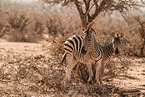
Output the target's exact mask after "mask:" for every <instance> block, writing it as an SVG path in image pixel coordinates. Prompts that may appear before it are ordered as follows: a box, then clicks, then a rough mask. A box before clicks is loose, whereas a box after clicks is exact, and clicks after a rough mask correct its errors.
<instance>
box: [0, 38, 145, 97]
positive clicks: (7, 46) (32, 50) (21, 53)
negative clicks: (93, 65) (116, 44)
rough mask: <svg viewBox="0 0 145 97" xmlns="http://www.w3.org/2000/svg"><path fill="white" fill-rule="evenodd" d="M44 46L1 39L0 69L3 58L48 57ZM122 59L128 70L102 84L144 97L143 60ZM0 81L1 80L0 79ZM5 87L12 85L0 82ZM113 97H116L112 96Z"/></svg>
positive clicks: (133, 58)
mask: <svg viewBox="0 0 145 97" xmlns="http://www.w3.org/2000/svg"><path fill="white" fill-rule="evenodd" d="M46 45H47V46H49V45H48V44H47V43H46V42H45V41H41V42H40V43H23V42H7V41H5V40H3V39H1V40H0V57H1V61H0V68H2V66H3V64H4V61H3V59H2V58H3V57H5V58H13V56H18V57H30V56H31V57H32V56H39V55H44V56H50V55H48V51H47V50H46V48H45V46H46ZM46 53H47V54H46ZM122 59H124V60H127V61H129V62H130V63H129V64H128V65H129V68H128V70H127V72H126V73H125V74H123V73H121V74H119V75H118V77H115V78H114V79H113V80H112V81H109V82H104V83H108V84H111V85H115V86H116V87H119V88H123V89H134V88H135V89H139V90H141V91H142V96H139V97H144V96H143V95H144V93H145V58H135V57H126V56H122ZM112 60H114V61H116V60H118V58H113V59H112ZM57 69H58V68H57ZM59 77H61V76H59ZM0 79H1V80H2V77H1V78H0ZM11 84H14V83H11ZM7 86H9V87H11V88H14V87H13V85H12V86H11V85H10V84H8V83H7V84H6V83H3V82H2V81H0V90H3V89H4V88H6V87H7ZM21 88H23V87H21ZM21 92H22V91H21ZM69 92H72V91H69ZM0 93H2V92H0ZM10 93H11V92H10ZM6 94H7V93H6ZM33 94H34V95H35V96H38V95H37V92H35V93H31V96H32V95H33ZM3 95H4V94H3ZM49 95H53V96H54V95H55V94H49ZM49 95H47V94H44V95H43V96H49ZM6 96H7V95H6ZM8 96H10V95H8ZM55 96H56V95H55ZM67 96H68V95H67ZM78 96H81V97H82V95H78ZM102 97H103V96H102ZM114 97H118V96H114ZM129 97H130V96H129Z"/></svg>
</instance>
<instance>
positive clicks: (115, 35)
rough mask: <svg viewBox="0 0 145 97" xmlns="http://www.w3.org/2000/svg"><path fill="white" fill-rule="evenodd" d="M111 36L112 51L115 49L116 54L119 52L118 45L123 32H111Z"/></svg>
mask: <svg viewBox="0 0 145 97" xmlns="http://www.w3.org/2000/svg"><path fill="white" fill-rule="evenodd" d="M112 36H113V39H112V43H113V48H114V51H115V54H118V53H119V49H118V48H119V45H120V43H121V42H120V38H121V37H123V33H120V34H119V33H118V32H117V33H114V32H113V33H112Z"/></svg>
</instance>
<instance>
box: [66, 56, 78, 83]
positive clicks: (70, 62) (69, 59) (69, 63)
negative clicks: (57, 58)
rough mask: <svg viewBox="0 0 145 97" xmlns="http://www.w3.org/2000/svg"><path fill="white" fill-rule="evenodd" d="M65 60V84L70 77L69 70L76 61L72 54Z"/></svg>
mask: <svg viewBox="0 0 145 97" xmlns="http://www.w3.org/2000/svg"><path fill="white" fill-rule="evenodd" d="M67 61H68V62H67V63H68V69H67V72H66V77H65V82H66V84H67V83H69V81H70V78H71V71H72V70H73V68H74V67H75V65H76V63H77V62H78V61H77V60H76V58H75V57H74V56H71V57H69V58H68V60H67Z"/></svg>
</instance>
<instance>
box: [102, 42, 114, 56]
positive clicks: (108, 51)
mask: <svg viewBox="0 0 145 97" xmlns="http://www.w3.org/2000/svg"><path fill="white" fill-rule="evenodd" d="M102 49H103V58H104V59H108V58H110V57H111V55H112V54H113V53H114V47H113V43H112V40H111V41H110V42H109V43H107V44H106V45H105V46H102Z"/></svg>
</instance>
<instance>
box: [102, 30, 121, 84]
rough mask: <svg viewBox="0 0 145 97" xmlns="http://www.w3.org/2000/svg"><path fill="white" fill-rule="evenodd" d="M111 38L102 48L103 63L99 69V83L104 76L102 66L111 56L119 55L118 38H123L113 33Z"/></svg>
mask: <svg viewBox="0 0 145 97" xmlns="http://www.w3.org/2000/svg"><path fill="white" fill-rule="evenodd" d="M111 37H113V38H112V39H111V40H110V41H109V42H107V43H106V44H105V45H104V46H102V50H103V60H102V61H103V62H102V65H101V69H100V74H101V75H100V82H102V76H103V74H104V64H105V63H106V62H107V60H108V59H109V58H110V57H111V56H112V55H117V54H119V46H120V44H121V41H120V38H122V37H123V33H119V32H116V33H115V32H113V33H112V35H111Z"/></svg>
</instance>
